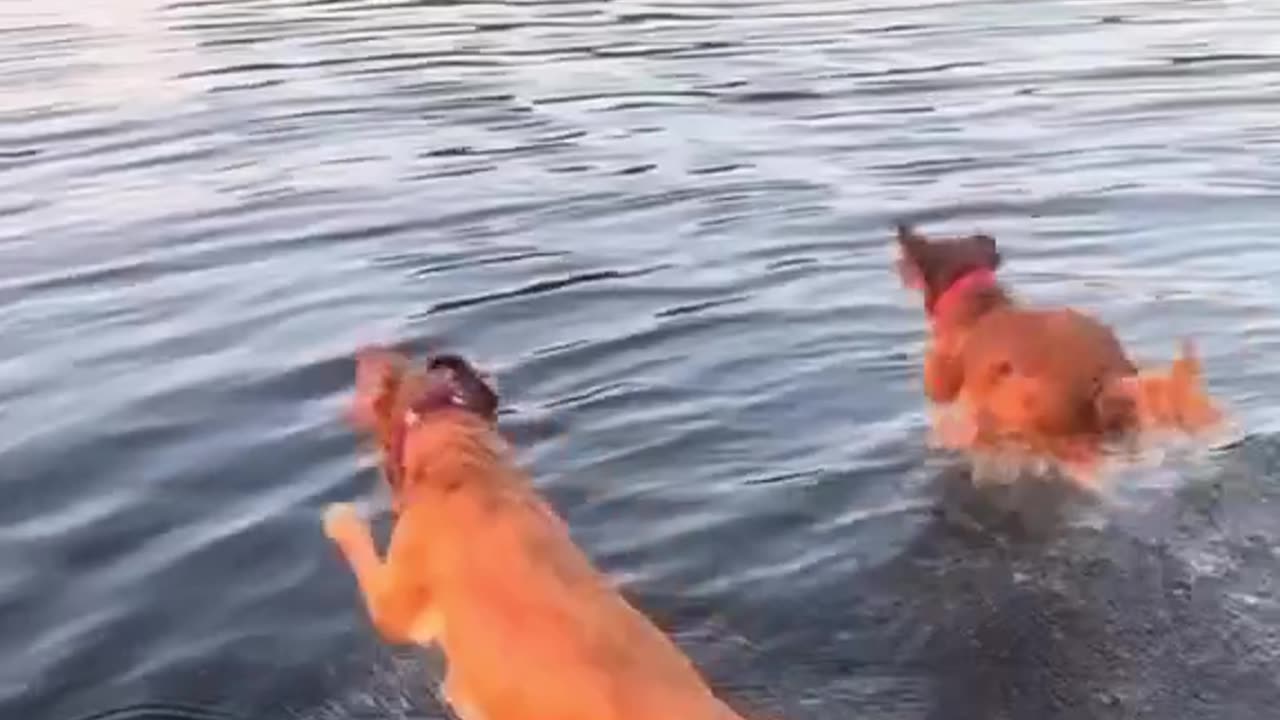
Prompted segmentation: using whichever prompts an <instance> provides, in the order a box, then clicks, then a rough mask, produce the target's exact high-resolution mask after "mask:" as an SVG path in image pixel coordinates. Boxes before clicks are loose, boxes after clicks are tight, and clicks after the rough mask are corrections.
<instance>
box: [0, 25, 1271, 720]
mask: <svg viewBox="0 0 1280 720" xmlns="http://www.w3.org/2000/svg"><path fill="white" fill-rule="evenodd" d="M1271 5H1272V4H1271V3H1264V2H1252V3H1250V2H1226V1H1214V2H1211V1H1189V0H1183V1H1177V2H1175V1H1173V0H1163V1H1151V0H1148V1H1146V2H1101V1H1084V0H1044V1H1042V2H1026V1H1025V0H1019V1H1000V2H998V1H991V2H982V1H977V0H971V1H967V2H960V1H958V0H957V1H953V2H936V3H931V4H913V3H906V2H897V1H894V0H875V1H874V2H852V1H850V0H841V1H833V2H816V1H810V0H794V1H791V0H788V1H786V2H776V1H775V2H727V1H726V2H708V1H707V0H689V1H688V2H685V3H680V2H637V1H633V0H614V1H613V2H553V1H549V0H534V1H532V2H522V3H513V2H475V3H469V2H404V1H393V2H379V1H372V0H245V1H237V0H199V1H192V2H175V3H169V4H165V3H163V2H160V1H159V0H102V1H101V2H87V1H84V0H7V2H2V3H0V183H2V184H0V188H2V192H0V306H2V307H3V312H0V348H2V350H3V353H0V492H2V494H3V498H4V501H3V502H2V503H0V548H2V550H0V643H2V644H0V648H3V652H2V653H0V718H4V719H5V720H44V719H46V718H48V719H49V720H63V719H70V718H73V717H79V716H83V715H85V714H88V713H92V712H96V711H101V710H105V709H109V708H120V707H137V706H141V705H145V704H160V707H161V709H154V710H153V714H152V715H147V717H162V716H163V717H174V716H177V714H180V711H179V710H178V709H176V708H177V707H178V706H183V707H189V708H201V707H204V708H212V709H213V710H215V711H217V712H223V713H229V714H233V715H236V716H239V717H244V718H308V719H312V718H316V719H327V718H348V717H426V718H436V717H440V715H439V714H438V709H437V708H436V707H435V705H434V704H433V702H432V701H431V699H430V698H429V697H428V696H427V692H426V687H427V676H428V672H427V670H426V669H424V668H423V666H422V663H421V660H419V659H418V657H419V656H418V654H417V653H415V652H413V651H406V652H396V653H391V652H389V651H388V650H387V649H385V648H384V647H383V646H382V645H381V643H380V642H379V641H378V640H377V638H376V637H375V636H374V634H373V631H372V629H371V628H370V627H369V624H368V622H367V620H366V619H365V617H364V615H363V611H362V609H361V607H360V606H359V603H358V598H357V596H356V594H355V590H354V588H353V586H352V582H351V578H350V574H349V572H348V571H347V569H346V568H345V566H343V564H342V563H340V562H339V560H338V559H337V557H336V555H335V553H334V552H333V550H332V548H331V547H330V546H329V544H328V543H327V542H326V541H325V540H324V539H323V537H322V535H321V533H320V524H319V516H320V511H321V509H322V507H323V506H324V504H325V503H327V502H330V501H334V500H342V499H350V498H359V499H360V500H361V502H362V503H363V504H364V505H365V506H366V507H367V508H368V509H369V510H370V511H371V512H377V513H379V514H378V517H379V527H380V528H382V529H384V530H385V527H386V517H385V508H386V501H385V498H384V497H382V496H381V495H380V494H379V492H378V486H377V482H376V478H375V476H374V474H373V472H372V471H371V469H370V466H369V464H368V460H367V458H364V459H362V458H361V457H360V455H359V454H358V452H357V448H356V445H355V440H354V438H353V437H352V436H351V435H350V433H349V431H348V429H347V428H346V427H345V426H344V425H343V422H342V419H341V417H340V415H339V413H340V410H341V407H342V403H343V401H344V399H345V396H346V394H347V393H348V392H349V390H350V384H351V379H352V365H351V361H350V356H351V353H352V351H353V349H354V348H355V347H356V346H358V345H359V344H362V343H364V342H368V341H393V342H399V343H404V344H406V345H407V346H410V347H413V348H416V349H418V350H425V349H426V348H429V347H438V346H440V345H447V346H449V347H453V348H457V349H460V350H462V351H464V352H466V353H468V354H471V355H473V356H474V357H476V358H477V359H478V360H480V361H481V362H483V363H484V364H486V365H487V366H488V367H489V368H490V369H492V370H493V371H494V372H495V373H496V374H497V376H498V377H499V380H500V382H501V385H502V389H503V395H504V402H505V407H506V415H505V416H504V426H505V428H506V429H507V431H508V432H509V433H510V435H511V437H512V439H513V440H514V442H515V443H516V444H517V445H518V446H519V448H520V452H521V457H522V459H523V460H524V461H525V462H526V464H527V465H528V466H529V467H530V469H531V470H532V472H533V473H534V475H535V477H536V478H537V482H538V483H539V485H540V487H541V488H542V489H543V490H544V491H545V492H546V493H547V494H548V496H549V497H550V498H551V500H552V501H553V502H554V504H555V506H556V507H557V508H558V509H559V510H560V511H561V512H562V513H563V514H564V515H565V517H566V518H567V519H568V520H569V522H570V523H571V525H572V527H573V530H574V534H575V537H576V538H577V540H578V541H579V542H580V543H581V544H582V545H583V546H584V547H585V548H586V549H587V551H588V552H589V553H590V554H591V556H592V557H593V558H595V559H596V560H597V561H598V563H599V564H600V565H601V566H602V567H604V568H605V569H607V570H608V571H609V572H610V573H611V574H612V576H613V577H615V578H616V579H617V581H618V582H619V583H620V584H621V585H622V586H623V587H624V588H625V589H626V591H627V592H628V593H629V594H630V595H631V596H632V597H634V598H635V599H636V602H637V604H639V605H640V606H641V607H642V608H643V609H644V610H645V611H646V612H648V613H649V614H651V615H652V616H653V617H655V618H656V619H657V620H658V621H659V622H660V623H661V624H662V625H663V626H664V627H666V628H668V629H669V630H670V631H671V632H673V633H674V634H675V635H676V637H677V638H678V639H679V641H680V642H681V643H682V644H684V645H685V647H687V648H688V649H689V652H690V653H691V654H692V655H693V656H694V657H695V658H697V659H698V660H699V662H700V663H702V665H703V667H704V668H706V670H707V673H708V675H709V676H711V677H712V679H713V680H714V682H715V684H716V685H717V687H719V688H721V690H722V691H723V692H725V693H726V695H727V696H730V697H732V698H733V699H734V701H735V702H736V703H738V704H740V705H741V706H742V707H744V708H746V709H749V710H759V711H764V712H772V713H774V714H775V715H783V716H785V717H787V718H804V717H813V718H852V717H858V718H913V719H914V718H922V719H924V718H927V719H929V720H938V719H948V720H949V719H950V718H956V719H957V720H966V719H969V718H977V719H985V718H1017V719H1021V718H1028V719H1031V720H1042V719H1044V718H1099V717H1105V718H1160V719H1161V720H1170V719H1175V718H1250V719H1251V720H1252V719H1254V718H1262V717H1267V716H1270V715H1274V713H1275V708H1276V707H1277V703H1280V688H1278V687H1277V683H1278V680H1277V678H1278V677H1280V652H1278V651H1277V632H1278V631H1280V625H1277V613H1278V612H1280V605H1278V604H1277V603H1280V598H1278V597H1277V595H1276V592H1277V588H1276V583H1277V582H1280V561H1278V558H1277V556H1276V554H1275V550H1274V547H1275V544H1276V542H1277V540H1280V513H1277V512H1276V501H1277V499H1280V492H1278V491H1277V488H1276V482H1277V479H1278V477H1280V475H1278V472H1280V471H1278V470H1277V460H1278V459H1280V452H1278V451H1280V442H1278V441H1277V436H1276V432H1277V424H1278V421H1280V415H1278V414H1277V412H1276V409H1275V408H1276V407H1277V400H1276V398H1277V397H1278V395H1277V392H1280V391H1277V387H1280V385H1278V384H1277V382H1276V380H1277V374H1278V372H1280V369H1278V364H1277V362H1276V360H1275V359H1276V357H1277V356H1278V353H1280V323H1277V319H1278V318H1280V296H1278V295H1277V293H1276V292H1275V290H1274V289H1273V288H1274V284H1273V283H1274V280H1273V277H1274V273H1275V272H1276V270H1277V269H1280V244H1277V243H1276V241H1275V236H1274V232H1273V231H1274V228H1276V227H1277V226H1280V203H1278V202H1277V200H1280V193H1278V191H1280V41H1278V40H1277V39H1276V38H1278V37H1280V9H1277V8H1272V7H1271ZM899 217H906V218H911V219H915V220H918V221H920V222H921V223H922V224H923V227H924V228H925V229H926V230H934V229H936V230H955V231H968V230H975V229H981V230H984V231H986V232H990V233H993V234H994V235H996V236H997V237H998V238H999V241H1000V243H1001V248H1002V250H1003V253H1004V256H1005V259H1006V265H1005V268H1004V269H1003V270H1002V277H1003V278H1004V279H1005V280H1006V281H1007V282H1008V283H1009V284H1010V286H1011V287H1012V288H1013V289H1014V290H1015V291H1016V292H1017V293H1018V295H1020V296H1022V297H1024V298H1026V299H1030V300H1034V301H1037V302H1042V303H1067V304H1071V305H1074V306H1076V307H1079V308H1083V309H1086V310H1089V311H1091V312H1095V313H1097V314H1098V315H1100V316H1101V317H1103V318H1104V319H1105V320H1106V321H1107V322H1109V323H1111V324H1113V325H1114V326H1115V327H1116V328H1117V330H1118V332H1119V333H1120V335H1121V336H1122V338H1123V339H1124V340H1125V342H1126V343H1127V344H1128V346H1129V347H1130V348H1131V349H1132V350H1133V352H1134V354H1135V355H1136V356H1137V357H1139V358H1145V359H1150V360H1152V361H1162V360H1164V359H1167V358H1169V357H1171V356H1172V354H1173V352H1174V350H1175V347H1176V341H1177V338H1178V337H1180V336H1182V335H1191V336H1194V337H1196V338H1197V339H1198V340H1199V342H1200V346H1201V350H1202V353H1203V355H1204V358H1205V362H1206V366H1207V372H1208V375H1209V380H1210V383H1211V386H1212V388H1213V390H1214V391H1215V392H1216V393H1218V394H1219V395H1220V396H1221V397H1222V398H1223V399H1224V400H1225V401H1226V402H1227V403H1229V405H1230V407H1231V408H1232V410H1233V411H1234V412H1235V413H1236V416H1237V418H1238V419H1239V420H1240V421H1241V424H1242V426H1243V428H1244V430H1245V434H1246V438H1245V440H1244V441H1243V442H1242V443H1240V444H1238V445H1236V446H1233V447H1229V448H1224V449H1219V450H1217V451H1215V452H1210V453H1207V454H1206V453H1200V454H1197V455H1195V456H1194V457H1190V458H1181V459H1178V458H1170V459H1169V460H1168V461H1166V462H1165V463H1163V464H1160V465H1157V466H1153V467H1149V468H1147V469H1145V470H1141V471H1134V472H1132V473H1129V474H1128V475H1127V476H1126V477H1125V478H1124V479H1123V481H1119V480H1118V481H1117V482H1116V483H1115V484H1113V485H1112V486H1111V488H1110V489H1109V490H1108V491H1107V493H1106V494H1105V496H1104V498H1103V499H1102V500H1101V501H1099V502H1095V503H1080V502H1074V501H1070V499H1063V498H1060V497H1058V496H1057V495H1056V494H1055V493H1053V492H1051V491H1049V490H1045V489H1037V486H1034V485H1026V486H1015V488H1012V489H1011V488H1003V489H998V490H983V491H975V490H973V489H972V485H971V484H969V482H968V475H967V469H966V468H967V466H966V465H965V464H964V462H963V461H962V460H960V459H958V458H954V457H950V456H947V455H944V454H940V453H938V452H936V451H932V450H929V449H928V448H927V447H926V444H925V434H926V433H925V430H926V425H925V414H924V409H925V408H924V401H923V398H922V395H921V392H920V384H919V362H920V357H921V351H922V347H923V339H924V333H923V321H922V318H921V315H920V312H919V309H918V307H917V306H916V304H915V299H914V298H912V297H911V296H910V295H909V294H908V293H906V292H905V291H903V290H902V289H901V288H900V287H898V284H897V279H896V277H895V276H894V274H893V272H892V269H891V264H890V262H891V257H892V256H891V252H890V250H891V246H890V234H889V227H890V223H891V222H892V221H893V220H894V219H896V218H899ZM163 707H172V708H174V709H172V710H171V711H167V712H168V713H169V714H168V715H166V714H165V712H166V711H164V710H163V709H162V708H163ZM139 712H141V711H139Z"/></svg>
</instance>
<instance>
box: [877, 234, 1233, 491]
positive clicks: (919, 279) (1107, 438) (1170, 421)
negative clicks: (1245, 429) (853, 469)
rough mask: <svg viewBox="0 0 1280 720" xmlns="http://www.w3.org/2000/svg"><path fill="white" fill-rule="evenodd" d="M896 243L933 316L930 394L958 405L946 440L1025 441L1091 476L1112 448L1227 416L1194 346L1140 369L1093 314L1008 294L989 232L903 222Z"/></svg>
mask: <svg viewBox="0 0 1280 720" xmlns="http://www.w3.org/2000/svg"><path fill="white" fill-rule="evenodd" d="M898 247H899V253H900V255H899V263H898V267H899V271H900V273H901V275H902V280H903V283H904V284H905V285H907V286H908V287H911V288H914V289H917V290H919V291H920V292H921V293H922V294H923V296H924V309H925V313H926V315H927V316H928V318H929V324H930V345H929V348H928V351H927V354H926V356H925V362H924V387H925V394H926V395H927V396H928V398H929V400H930V401H931V402H933V403H935V404H936V405H938V406H943V407H946V406H950V407H952V408H954V409H957V410H959V413H958V414H954V415H952V416H951V417H950V418H949V419H948V421H943V422H942V423H940V424H939V427H938V428H937V429H938V431H939V435H940V437H941V439H942V440H943V442H944V443H945V444H947V445H950V446H952V447H963V448H969V449H996V448H1002V447H1015V448H1018V447H1020V448H1023V449H1027V450H1030V451H1032V452H1034V453H1038V454H1041V455H1043V456H1047V457H1050V458H1052V459H1055V460H1057V461H1059V462H1060V463H1061V465H1062V467H1064V468H1065V469H1067V470H1068V472H1069V473H1070V474H1071V475H1072V476H1073V477H1075V478H1076V479H1077V480H1082V481H1086V482H1087V481H1092V479H1093V477H1094V473H1095V472H1096V469H1097V466H1098V463H1099V461H1100V460H1101V457H1102V451H1103V449H1104V447H1105V446H1106V445H1107V444H1108V443H1112V442H1115V441H1125V440H1132V439H1133V438H1134V437H1136V436H1137V435H1138V434H1140V433H1145V432H1147V431H1153V430H1173V431H1178V432H1182V433H1188V434H1192V433H1198V432H1200V431H1204V430H1208V429H1210V428H1214V427H1217V426H1219V424H1220V423H1221V421H1222V420H1223V414H1222V412H1221V411H1220V410H1219V409H1218V407H1217V404H1216V403H1215V402H1214V401H1213V399H1212V398H1211V397H1210V396H1209V395H1208V393H1207V391H1206V390H1205V387H1204V384H1203V382H1202V379H1201V375H1200V365H1199V362H1198V361H1197V359H1196V356H1195V351H1194V347H1193V346H1192V344H1191V343H1190V342H1189V341H1184V343H1183V347H1182V355H1181V357H1180V358H1178V359H1177V360H1175V361H1174V362H1173V364H1172V366H1171V367H1169V368H1168V369H1167V370H1164V371H1156V370H1139V369H1138V367H1137V366H1136V365H1135V364H1134V363H1133V362H1132V361H1131V360H1130V359H1129V357H1128V356H1127V355H1126V354H1125V351H1124V348H1122V347H1121V345H1120V341H1119V340H1118V339H1117V338H1116V336H1115V333H1114V332H1112V330H1111V328H1109V327H1107V326H1106V325H1104V324H1102V323H1100V322H1098V321H1097V320H1095V319H1094V318H1092V317H1090V316H1088V315H1085V314H1082V313H1080V312H1077V311H1075V310H1072V309H1069V308H1048V309H1040V308H1029V307H1026V306H1024V305H1022V304H1020V303H1019V302H1017V301H1015V300H1014V298H1013V297H1012V296H1011V295H1010V294H1009V293H1008V292H1007V291H1006V290H1005V288H1004V287H1003V286H1002V285H1001V284H1000V283H999V282H997V280H996V276H995V271H996V270H997V269H998V268H999V267H1000V253H999V251H998V249H997V247H996V241H995V240H994V239H993V238H992V237H990V236H987V235H972V236H968V237H951V238H940V239H929V238H927V237H925V236H924V235H922V234H920V233H918V232H916V231H915V230H914V229H912V228H911V227H909V226H905V225H901V226H899V227H898Z"/></svg>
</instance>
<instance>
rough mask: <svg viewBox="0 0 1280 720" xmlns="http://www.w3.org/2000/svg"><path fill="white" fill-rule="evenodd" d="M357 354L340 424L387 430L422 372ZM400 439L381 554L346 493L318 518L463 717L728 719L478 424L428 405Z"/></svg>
mask: <svg viewBox="0 0 1280 720" xmlns="http://www.w3.org/2000/svg"><path fill="white" fill-rule="evenodd" d="M360 362H361V367H360V370H359V371H358V373H357V375H358V379H362V380H364V381H365V382H364V383H363V386H362V387H358V392H357V400H356V404H355V408H354V409H353V420H355V422H356V423H357V424H358V425H360V426H362V427H364V428H367V429H369V430H371V431H372V432H373V433H374V434H375V435H377V434H379V433H386V432H388V429H389V428H392V427H393V426H394V424H395V423H396V422H397V417H398V416H397V414H400V415H399V416H403V413H404V411H405V405H404V402H403V400H404V398H405V396H406V395H405V393H404V392H403V387H402V384H403V383H404V382H406V381H408V382H414V383H421V382H423V381H422V378H421V377H414V376H413V373H410V372H408V371H407V370H406V369H405V368H406V367H407V363H406V362H404V361H403V359H402V358H399V357H397V356H394V355H392V354H389V353H386V352H375V353H365V354H363V355H362V356H361V358H360ZM406 379H407V380H406ZM357 385H358V386H361V385H362V383H361V382H359V381H358V382H357ZM361 392H374V393H376V397H369V396H361V394H360V393H361ZM379 440H382V438H379ZM381 447H382V448H383V449H384V452H385V449H386V448H387V447H388V444H387V443H385V442H383V443H382V444H381ZM403 447H404V458H403V467H404V469H405V477H404V478H403V479H402V481H400V482H399V483H398V484H395V483H393V493H395V495H396V499H395V508H396V510H395V512H396V520H395V526H394V530H393V532H392V537H391V541H390V545H389V547H388V549H387V551H386V555H385V557H380V556H379V553H378V550H377V548H376V547H375V545H374V541H373V537H372V535H371V534H370V531H369V526H368V524H367V523H366V522H365V521H364V520H363V519H361V518H360V517H359V515H358V514H357V512H356V511H355V509H354V508H353V507H352V506H350V505H347V504H343V503H339V504H334V505H331V506H330V507H329V508H328V510H327V511H326V513H325V517H324V529H325V533H326V534H327V535H328V536H329V537H330V538H331V539H332V540H333V542H334V543H336V544H337V546H338V547H339V549H340V550H341V552H342V554H343V556H344V557H345V558H346V560H347V561H348V563H349V564H350V565H351V568H352V570H353V571H354V573H355V576H356V580H357V583H358V585H359V588H360V592H361V594H362V595H363V596H364V600H365V605H366V607H367V610H368V613H369V616H370V618H371V619H372V621H373V624H374V625H375V627H376V628H377V629H378V632H379V633H380V634H381V635H382V637H383V638H385V639H386V640H387V641H388V642H392V643H416V644H419V645H428V644H430V643H437V644H438V645H439V646H440V648H441V649H442V650H443V652H444V655H445V658H446V660H447V666H448V670H447V675H446V678H445V682H444V687H443V691H444V693H443V694H444V695H445V697H446V699H447V701H448V702H449V704H450V705H451V707H452V708H453V710H454V711H455V712H456V713H457V714H458V715H459V716H460V717H461V718H463V720H675V719H681V720H703V719H705V720H712V719H715V720H732V719H736V718H739V716H738V715H736V714H735V713H734V712H733V711H732V710H731V709H730V708H729V707H728V706H727V705H725V704H724V703H722V702H721V701H720V700H718V699H717V698H716V697H715V696H714V695H713V694H712V693H711V691H710V689H709V688H708V686H707V685H706V683H705V682H704V680H703V678H702V677H701V675H700V674H699V672H698V671H697V669H696V668H695V667H694V666H693V664H692V663H691V662H690V661H689V659H688V658H687V657H686V656H685V655H684V654H683V653H682V652H681V651H680V650H679V649H678V648H677V647H676V645H675V644H674V643H673V642H672V641H671V640H669V639H668V638H667V637H666V636H665V635H664V634H663V633H662V632H661V631H660V630H659V629H658V628H657V627H656V626H655V625H653V623H651V622H650V621H649V620H648V619H647V618H646V617H645V616H644V615H643V614H641V613H640V612H639V611H637V610H636V609H635V608H633V607H632V606H631V605H629V604H628V603H627V602H626V600H624V599H623V597H622V596H621V595H620V594H619V593H618V591H617V590H616V589H615V588H614V587H613V585H612V584H611V583H610V581H609V580H608V578H607V577H605V576H604V575H603V574H601V573H600V572H598V571H597V570H596V569H595V568H594V567H593V566H592V564H591V562H590V560H589V559H588V558H587V557H586V555H585V554H583V553H582V551H581V550H579V549H578V548H577V546H576V545H575V544H574V543H573V540H572V539H571V538H570V535H569V530H568V528H567V527H566V526H565V524H564V523H563V522H562V521H561V520H560V518H559V517H557V516H556V514H555V512H554V511H553V510H552V509H551V508H550V507H549V506H548V505H547V504H546V503H545V502H544V501H543V500H542V499H541V498H540V497H539V496H538V494H537V492H536V491H535V489H534V488H533V486H532V484H531V482H530V480H529V478H528V477H527V476H526V475H525V474H524V473H523V472H522V471H521V470H520V469H519V468H518V467H517V466H516V464H515V462H514V460H513V458H512V457H511V453H510V451H509V449H508V448H507V447H506V445H505V443H504V442H503V440H502V439H501V437H500V436H499V435H498V433H497V431H496V429H495V428H494V427H493V426H492V424H491V423H489V422H488V421H486V420H484V419H482V418H479V417H477V416H476V415H474V414H472V413H469V412H467V411H465V410H461V409H455V408H445V409H440V410H437V411H434V412H431V413H429V414H425V415H424V416H422V418H421V419H420V420H419V421H417V422H416V424H413V426H412V427H409V428H408V429H407V436H406V441H405V443H404V446H403ZM382 459H383V462H384V465H385V464H387V463H394V462H395V461H396V459H395V458H388V457H383V458H382Z"/></svg>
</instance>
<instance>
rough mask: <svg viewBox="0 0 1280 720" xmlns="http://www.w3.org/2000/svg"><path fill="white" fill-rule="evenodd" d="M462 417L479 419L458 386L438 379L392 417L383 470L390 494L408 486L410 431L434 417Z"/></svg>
mask: <svg viewBox="0 0 1280 720" xmlns="http://www.w3.org/2000/svg"><path fill="white" fill-rule="evenodd" d="M465 419H474V420H480V418H479V417H478V416H477V415H476V414H475V413H474V412H472V411H471V408H470V407H469V406H468V405H467V403H466V401H465V399H464V398H463V397H462V395H461V394H460V393H459V392H458V391H457V388H455V387H453V386H452V384H449V383H441V384H439V385H437V386H434V387H431V388H429V389H428V390H427V391H426V392H424V393H423V394H422V395H421V396H420V397H418V398H417V399H415V400H414V402H413V403H412V404H411V405H410V406H409V407H408V408H406V409H405V410H404V413H403V415H402V416H400V417H397V418H394V419H393V420H392V423H391V427H390V428H388V433H387V440H386V449H385V457H384V458H383V471H384V473H385V475H386V479H387V483H388V484H389V485H390V486H391V491H392V495H393V496H399V495H400V494H402V493H404V492H405V491H406V490H408V488H407V484H408V482H409V480H410V478H409V472H408V467H407V465H408V463H407V460H408V458H407V455H406V453H407V451H408V449H409V448H408V444H409V435H410V434H414V433H416V432H418V431H419V429H420V428H424V426H427V425H435V424H436V423H437V421H443V422H444V423H445V424H456V423H457V421H458V420H463V422H464V423H465Z"/></svg>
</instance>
